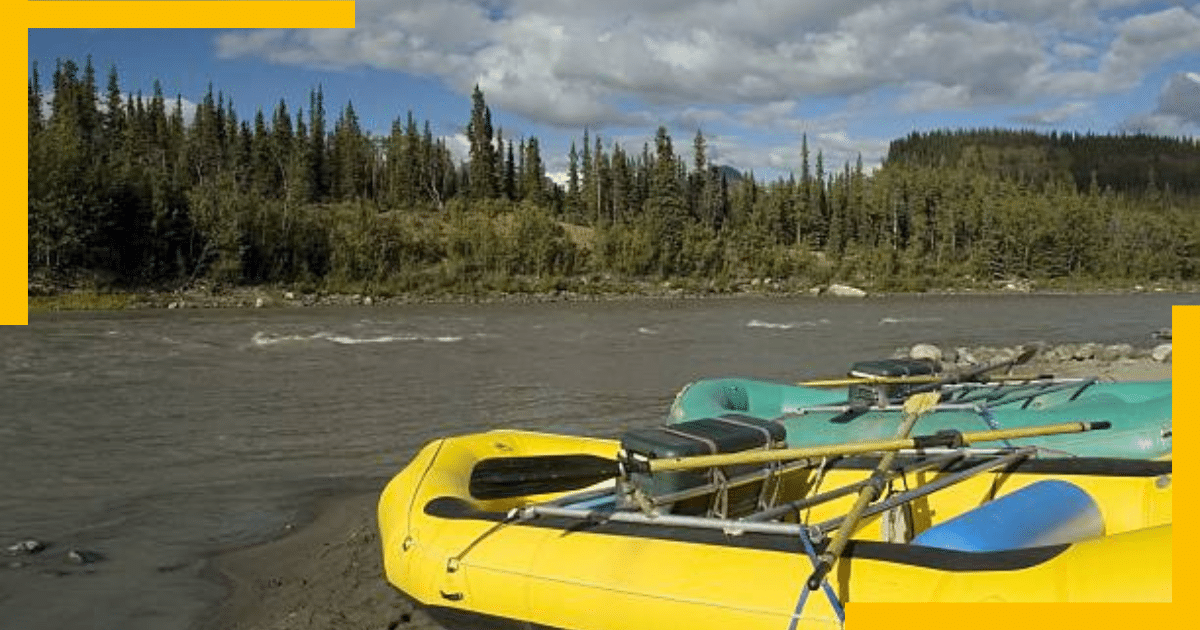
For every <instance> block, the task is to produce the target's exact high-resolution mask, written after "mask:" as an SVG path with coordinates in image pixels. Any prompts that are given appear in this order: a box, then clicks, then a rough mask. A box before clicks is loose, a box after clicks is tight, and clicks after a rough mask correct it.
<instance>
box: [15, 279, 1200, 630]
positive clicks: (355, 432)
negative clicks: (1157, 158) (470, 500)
mask: <svg viewBox="0 0 1200 630" xmlns="http://www.w3.org/2000/svg"><path fill="white" fill-rule="evenodd" d="M1174 304H1200V295H1176V294H1162V293H1145V294H1128V295H1088V296H1071V295H991V296H891V297H881V298H868V299H862V300H856V299H830V298H815V297H794V298H737V299H708V300H634V301H608V302H573V303H551V304H482V305H412V306H389V307H374V308H372V307H354V308H350V307H347V308H338V307H323V308H280V309H215V310H144V311H126V312H103V313H63V314H39V315H33V316H31V318H30V325H29V326H27V327H8V328H2V329H0V344H2V347H3V367H2V371H0V391H2V392H3V393H2V395H0V445H2V446H0V448H2V450H0V479H2V480H3V482H2V483H3V485H2V486H0V544H3V545H4V546H8V545H10V544H12V543H15V542H17V541H20V540H25V539H29V538H34V539H38V540H42V541H45V542H47V543H49V545H50V546H49V547H48V548H47V549H46V550H45V551H43V552H41V553H39V554H36V555H33V556H22V557H5V558H3V560H4V562H5V565H6V566H5V567H3V568H0V628H3V629H14V630H15V629H25V628H53V627H57V628H81V629H82V628H103V629H109V628H113V629H115V628H121V629H126V630H135V629H139V628H154V629H156V630H161V629H172V628H189V627H192V626H193V625H194V624H195V623H196V622H197V620H200V619H203V618H204V617H205V616H206V615H208V614H210V612H211V610H212V606H214V605H215V604H217V603H218V602H220V600H221V598H222V597H223V596H224V587H223V585H221V584H220V583H218V582H216V581H214V580H212V579H211V578H210V576H209V575H208V573H207V572H206V571H205V568H206V566H207V561H208V559H209V558H211V557H212V555H213V554H214V553H218V552H219V551H221V550H223V549H229V548H232V547H236V546H239V545H245V544H248V543H252V542H255V541H260V540H263V539H265V538H269V537H272V536H276V535H278V534H279V533H280V532H281V531H284V529H285V528H286V527H287V526H288V525H289V524H290V523H293V522H296V521H297V520H298V519H302V518H303V516H304V514H303V512H304V509H305V507H306V506H307V505H309V504H310V501H311V499H312V498H313V497H314V496H318V495H321V494H328V493H336V492H341V491H345V490H350V489H354V490H361V489H363V488H374V487H380V486H381V484H382V483H383V481H384V480H385V479H386V478H387V477H389V476H390V475H392V474H394V473H395V472H396V471H398V470H399V469H400V468H401V467H402V466H403V465H404V464H405V462H406V461H407V460H408V458H410V457H411V456H412V455H413V453H414V452H415V451H416V449H417V448H418V447H419V446H420V445H422V444H423V443H425V442H427V441H428V440H430V439H433V438H435V437H437V436H441V435H445V434H450V433H461V432H471V431H479V430H485V429H491V428H498V427H519V428H532V429H543V430H551V431H557V432H567V433H577V434H588V435H598V436H615V435H616V434H617V433H619V432H620V431H621V430H622V429H625V428H628V427H634V426H649V425H652V424H655V423H658V422H660V421H661V420H662V419H663V417H664V415H665V413H666V411H667V407H668V405H669V404H670V402H671V399H672V397H673V396H674V394H675V392H677V391H678V390H679V388H680V387H681V386H683V385H684V384H686V383H688V382H690V381H692V380H695V379H697V378H703V377H712V376H751V377H758V378H766V379H780V380H796V379H798V378H802V377H823V376H836V375H841V374H844V373H845V371H846V370H847V368H848V367H849V366H850V364H852V363H854V362H856V361H860V360H866V359H877V358H886V357H888V356H890V355H891V354H892V353H893V352H894V351H895V349H896V348H898V347H902V346H909V345H912V344H914V343H918V342H930V343H935V344H938V345H941V346H942V347H954V346H960V345H961V346H981V345H996V346H1001V345H1017V344H1021V343H1026V342H1030V341H1044V342H1047V343H1051V344H1059V343H1067V342H1086V341H1094V342H1099V343H1106V344H1107V343H1131V344H1134V345H1135V346H1139V347H1149V346H1151V345H1153V344H1154V342H1153V341H1152V340H1151V339H1150V333H1151V332H1153V331H1155V330H1158V329H1160V328H1166V327H1169V326H1170V325H1171V306H1172V305H1174ZM70 549H81V550H87V551H91V552H95V553H97V554H99V555H100V556H101V557H102V560H100V561H98V562H94V563H90V564H82V565H80V564H75V563H73V562H71V561H69V560H68V559H67V558H66V554H67V551H68V550H70Z"/></svg>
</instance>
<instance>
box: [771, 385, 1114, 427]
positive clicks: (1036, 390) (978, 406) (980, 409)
mask: <svg viewBox="0 0 1200 630" xmlns="http://www.w3.org/2000/svg"><path fill="white" fill-rule="evenodd" d="M1097 382H1099V379H1098V378H1097V377H1094V376H1093V377H1088V378H1061V379H1060V378H1055V379H1049V380H1046V379H1030V380H1029V381H1028V382H1021V383H1012V382H1006V383H952V384H949V385H943V386H942V388H941V391H942V392H943V393H944V394H945V395H946V399H945V400H944V401H942V402H939V403H938V405H937V407H936V408H935V410H936V411H974V412H975V413H981V414H982V413H986V412H987V410H989V409H992V408H994V407H1000V406H1002V405H1009V404H1013V403H1017V402H1020V403H1022V405H1021V408H1022V409H1026V408H1028V407H1029V405H1030V404H1031V403H1033V401H1034V400H1036V399H1037V398H1038V397H1039V396H1043V395H1045V394H1051V393H1055V392H1060V391H1068V390H1071V389H1077V391H1076V392H1075V393H1074V394H1072V395H1071V397H1070V398H1068V401H1073V400H1075V399H1076V398H1078V397H1079V396H1080V395H1082V394H1083V392H1084V391H1085V390H1086V389H1087V388H1088V387H1091V386H1092V385H1094V384H1095V383H1097ZM1026 389H1029V390H1031V391H1021V390H1026ZM981 390H984V391H983V393H981ZM877 391H878V392H879V403H878V404H876V405H871V406H869V407H866V408H864V407H861V406H856V405H854V404H852V403H849V402H847V403H846V404H841V405H808V406H803V407H796V408H795V409H792V410H787V411H784V413H783V414H782V415H781V416H780V419H782V418H795V417H800V416H804V415H807V414H810V413H846V412H849V411H859V410H864V409H870V410H873V411H902V410H903V409H904V406H903V405H902V404H901V403H898V402H895V401H894V400H893V399H890V398H887V397H886V395H885V394H884V393H883V390H882V388H880V389H879V390H877ZM1013 391H1017V392H1020V393H1019V394H1018V395H1013V394H1012V392H1013ZM976 401H979V402H976Z"/></svg>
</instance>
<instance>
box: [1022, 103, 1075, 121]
mask: <svg viewBox="0 0 1200 630" xmlns="http://www.w3.org/2000/svg"><path fill="white" fill-rule="evenodd" d="M1091 109H1092V104H1091V103H1089V102H1087V101H1069V102H1066V103H1063V104H1061V105H1058V106H1056V107H1051V108H1050V109H1043V110H1040V111H1036V112H1031V113H1029V114H1025V115H1022V116H1016V117H1014V120H1016V121H1017V122H1021V123H1026V124H1031V125H1057V124H1060V123H1063V122H1065V121H1067V120H1070V119H1072V118H1076V117H1078V116H1080V115H1082V114H1084V113H1086V112H1088V111H1090V110H1091Z"/></svg>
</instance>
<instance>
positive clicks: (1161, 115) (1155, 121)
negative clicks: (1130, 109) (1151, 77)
mask: <svg viewBox="0 0 1200 630" xmlns="http://www.w3.org/2000/svg"><path fill="white" fill-rule="evenodd" d="M1121 129H1123V130H1124V131H1129V132H1143V133H1151V134H1158V135H1167V136H1197V135H1198V134H1200V73H1196V72H1180V73H1178V74H1175V75H1174V76H1172V77H1171V78H1170V79H1168V80H1167V82H1166V84H1165V85H1164V86H1163V89H1162V92H1160V93H1159V95H1158V106H1157V107H1156V108H1155V109H1154V111H1152V112H1150V113H1145V114H1139V115H1136V116H1132V117H1130V118H1128V119H1127V120H1125V121H1124V122H1123V123H1122V125H1121Z"/></svg>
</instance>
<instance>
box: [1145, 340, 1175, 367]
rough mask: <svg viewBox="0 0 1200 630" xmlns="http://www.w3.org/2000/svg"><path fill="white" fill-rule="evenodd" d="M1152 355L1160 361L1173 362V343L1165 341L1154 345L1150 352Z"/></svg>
mask: <svg viewBox="0 0 1200 630" xmlns="http://www.w3.org/2000/svg"><path fill="white" fill-rule="evenodd" d="M1150 357H1151V358H1152V359H1154V360H1155V361H1158V362H1159V363H1170V362H1171V344H1169V343H1164V344H1161V345H1158V346H1155V347H1154V350H1152V351H1151V352H1150Z"/></svg>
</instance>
